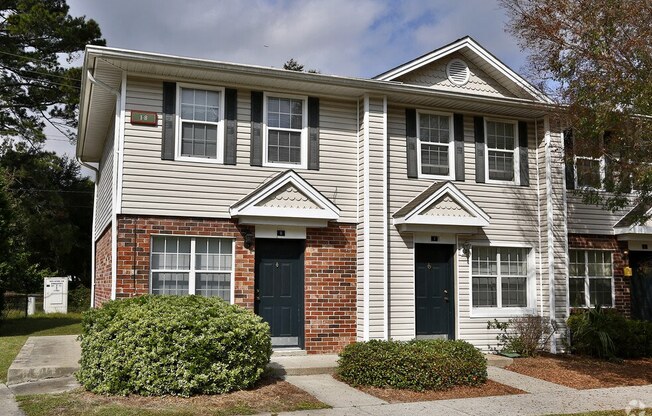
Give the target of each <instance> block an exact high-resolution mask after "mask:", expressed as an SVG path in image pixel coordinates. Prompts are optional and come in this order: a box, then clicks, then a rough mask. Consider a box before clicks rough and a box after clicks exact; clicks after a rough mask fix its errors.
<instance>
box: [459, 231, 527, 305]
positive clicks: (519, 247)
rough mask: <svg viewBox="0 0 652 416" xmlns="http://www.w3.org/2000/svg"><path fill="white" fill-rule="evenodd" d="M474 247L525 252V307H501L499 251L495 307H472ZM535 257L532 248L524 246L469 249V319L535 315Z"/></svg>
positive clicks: (493, 246)
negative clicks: (521, 250)
mask: <svg viewBox="0 0 652 416" xmlns="http://www.w3.org/2000/svg"><path fill="white" fill-rule="evenodd" d="M474 247H483V248H484V247H488V248H496V249H498V250H500V249H523V250H526V252H527V279H526V295H527V306H525V307H519V306H502V300H503V289H502V274H501V273H500V251H499V252H498V253H499V254H498V256H497V257H496V261H498V274H497V275H496V305H497V306H496V307H486V306H481V307H475V306H473V249H474ZM535 256H536V253H535V252H534V248H532V247H531V246H526V245H504V244H501V245H487V244H474V245H473V246H472V247H471V253H470V254H469V260H468V264H469V270H468V273H469V280H468V282H469V283H468V285H469V309H470V314H469V315H470V317H472V318H503V317H516V316H524V315H535V314H536V312H537V311H536V302H537V299H536V297H537V293H536V284H535V283H536V270H535Z"/></svg>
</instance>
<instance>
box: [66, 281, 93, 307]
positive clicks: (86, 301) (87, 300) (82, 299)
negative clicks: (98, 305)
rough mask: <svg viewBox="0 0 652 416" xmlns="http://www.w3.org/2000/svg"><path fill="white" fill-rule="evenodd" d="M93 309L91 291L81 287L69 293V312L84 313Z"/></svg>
mask: <svg viewBox="0 0 652 416" xmlns="http://www.w3.org/2000/svg"><path fill="white" fill-rule="evenodd" d="M90 307H91V289H90V288H87V287H86V286H84V285H79V286H77V287H76V288H74V289H72V290H71V291H69V292H68V311H70V312H84V311H87V310H88V309H89V308H90Z"/></svg>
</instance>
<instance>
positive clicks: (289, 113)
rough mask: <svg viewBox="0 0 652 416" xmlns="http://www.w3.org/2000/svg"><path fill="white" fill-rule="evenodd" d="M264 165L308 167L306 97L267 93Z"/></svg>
mask: <svg viewBox="0 0 652 416" xmlns="http://www.w3.org/2000/svg"><path fill="white" fill-rule="evenodd" d="M265 108H266V109H265V124H266V134H265V138H266V140H265V145H264V150H263V157H264V160H265V165H268V166H271V165H274V166H276V165H278V166H286V167H304V168H305V167H306V165H307V160H306V159H307V154H308V150H307V118H308V117H307V105H306V99H305V98H295V97H283V96H271V95H270V96H267V97H266V101H265Z"/></svg>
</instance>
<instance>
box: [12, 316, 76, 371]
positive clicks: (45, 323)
mask: <svg viewBox="0 0 652 416" xmlns="http://www.w3.org/2000/svg"><path fill="white" fill-rule="evenodd" d="M80 333H81V314H80V313H69V314H48V315H45V314H36V315H32V316H29V317H27V318H24V317H20V318H16V317H9V318H7V319H5V320H4V321H3V322H2V323H0V383H4V382H6V381H7V370H8V369H9V366H10V365H11V363H12V362H13V361H14V358H16V355H17V354H18V352H19V351H20V349H21V348H22V347H23V345H24V344H25V341H27V338H28V337H30V336H40V335H77V334H80Z"/></svg>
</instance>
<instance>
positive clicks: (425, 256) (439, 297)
mask: <svg viewBox="0 0 652 416" xmlns="http://www.w3.org/2000/svg"><path fill="white" fill-rule="evenodd" d="M415 250H416V253H415V267H414V268H415V291H416V327H417V338H448V339H453V338H454V337H455V332H454V324H453V322H454V316H455V305H454V302H453V300H454V296H453V251H454V248H453V246H452V245H445V244H417V245H416V246H415Z"/></svg>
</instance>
